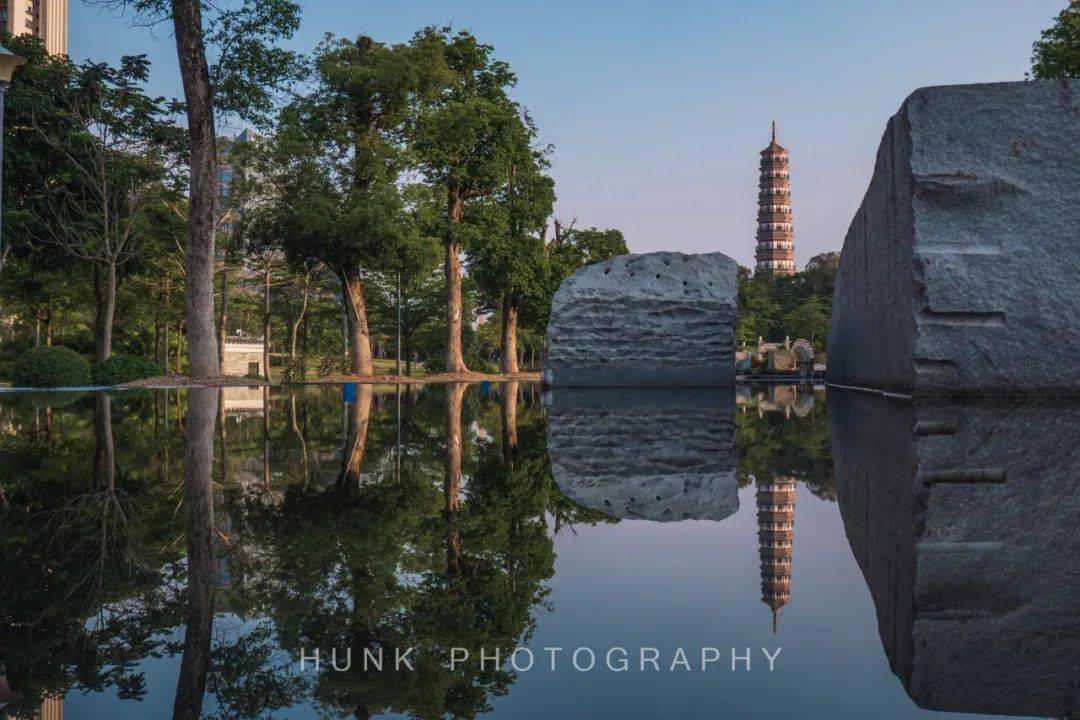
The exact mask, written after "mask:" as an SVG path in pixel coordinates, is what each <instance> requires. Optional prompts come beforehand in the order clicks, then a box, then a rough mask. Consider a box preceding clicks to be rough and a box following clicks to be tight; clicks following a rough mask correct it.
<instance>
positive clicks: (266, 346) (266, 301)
mask: <svg viewBox="0 0 1080 720" xmlns="http://www.w3.org/2000/svg"><path fill="white" fill-rule="evenodd" d="M263 378H264V379H265V380H266V382H270V265H269V264H267V266H266V267H265V268H263Z"/></svg>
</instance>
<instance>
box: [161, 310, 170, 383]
mask: <svg viewBox="0 0 1080 720" xmlns="http://www.w3.org/2000/svg"><path fill="white" fill-rule="evenodd" d="M163 336H164V338H165V347H164V348H162V349H163V350H164V351H165V353H164V358H165V362H164V363H162V365H163V367H162V369H163V370H164V371H165V374H166V375H168V374H169V321H168V320H166V321H165V332H164V333H163Z"/></svg>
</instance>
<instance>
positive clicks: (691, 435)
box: [544, 388, 739, 522]
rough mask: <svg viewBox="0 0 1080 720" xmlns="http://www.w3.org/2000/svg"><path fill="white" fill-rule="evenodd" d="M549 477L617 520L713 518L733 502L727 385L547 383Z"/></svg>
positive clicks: (733, 508)
mask: <svg viewBox="0 0 1080 720" xmlns="http://www.w3.org/2000/svg"><path fill="white" fill-rule="evenodd" d="M544 404H545V405H547V416H548V421H547V427H548V454H549V455H550V457H551V472H552V476H553V477H554V478H555V482H556V483H557V484H558V485H559V487H560V488H561V489H562V491H563V492H564V493H566V494H567V495H568V496H569V497H570V498H571V499H573V500H574V501H575V502H577V503H578V504H580V505H582V506H583V507H587V508H589V509H591V510H597V511H599V512H602V513H604V514H605V515H610V516H612V517H616V518H620V519H637V520H653V521H661V522H664V521H674V520H723V519H724V518H726V517H728V516H729V515H733V514H734V513H735V511H736V510H738V509H739V495H738V490H739V485H738V481H737V480H736V477H735V417H734V408H735V395H734V392H733V391H732V390H694V391H691V390H660V389H655V388H652V389H637V390H622V389H554V390H551V391H549V392H547V393H545V395H544Z"/></svg>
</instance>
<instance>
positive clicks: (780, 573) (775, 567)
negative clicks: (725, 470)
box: [757, 477, 795, 632]
mask: <svg viewBox="0 0 1080 720" xmlns="http://www.w3.org/2000/svg"><path fill="white" fill-rule="evenodd" d="M757 520H758V556H759V559H760V560H761V601H762V602H763V603H765V604H766V605H768V606H769V608H770V609H771V610H772V617H773V620H772V621H773V632H776V617H777V614H778V613H779V612H780V608H781V607H783V606H784V605H786V604H787V601H788V599H789V598H790V597H791V557H792V554H793V552H792V549H793V542H794V540H795V478H786V477H778V478H775V479H774V480H772V481H771V482H762V481H760V480H759V481H758V483H757Z"/></svg>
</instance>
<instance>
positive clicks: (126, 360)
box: [93, 355, 161, 385]
mask: <svg viewBox="0 0 1080 720" xmlns="http://www.w3.org/2000/svg"><path fill="white" fill-rule="evenodd" d="M160 374H161V368H160V367H158V365H157V363H155V362H152V361H150V360H147V359H145V358H141V357H132V356H130V355H113V356H112V357H110V358H109V359H108V360H106V361H105V362H102V363H98V364H97V365H95V366H94V372H93V378H94V384H95V385H123V384H124V383H129V382H132V381H134V380H142V379H143V378H148V377H154V376H156V375H160Z"/></svg>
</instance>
